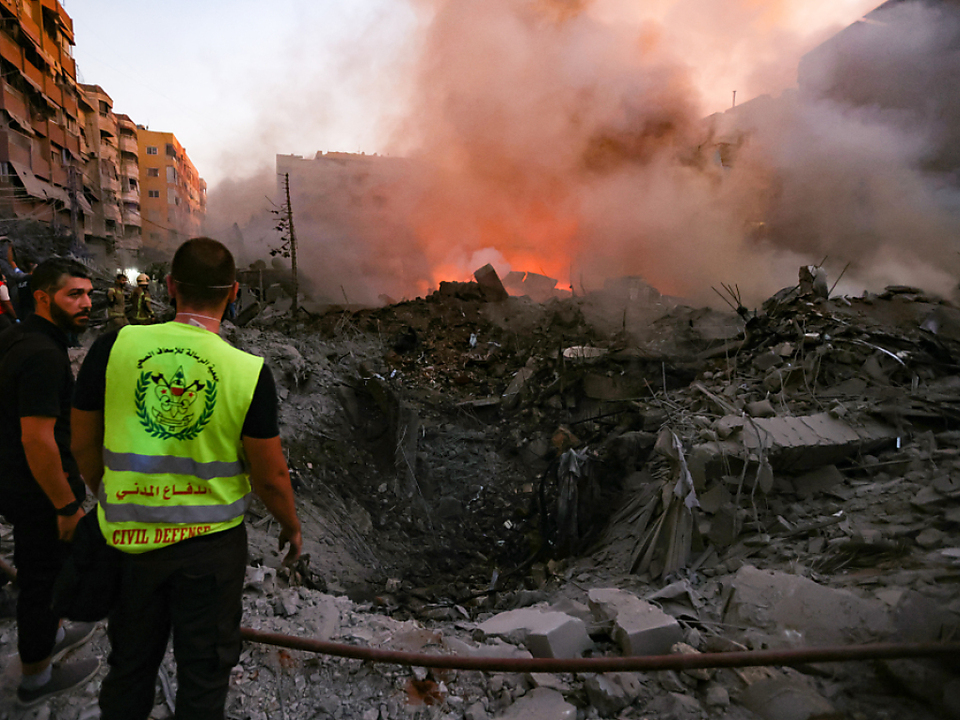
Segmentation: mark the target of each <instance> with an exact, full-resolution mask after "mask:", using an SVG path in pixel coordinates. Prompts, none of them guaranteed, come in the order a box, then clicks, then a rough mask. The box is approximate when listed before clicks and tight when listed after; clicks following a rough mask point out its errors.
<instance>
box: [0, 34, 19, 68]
mask: <svg viewBox="0 0 960 720" xmlns="http://www.w3.org/2000/svg"><path fill="white" fill-rule="evenodd" d="M0 56H2V57H3V59H4V60H7V61H9V62H10V63H12V64H13V65H14V66H15V67H17V68H20V67H21V63H22V62H23V53H22V52H21V51H20V46H19V45H18V44H17V41H16V40H14V39H13V38H12V37H10V36H9V35H7V34H6V33H5V32H0Z"/></svg>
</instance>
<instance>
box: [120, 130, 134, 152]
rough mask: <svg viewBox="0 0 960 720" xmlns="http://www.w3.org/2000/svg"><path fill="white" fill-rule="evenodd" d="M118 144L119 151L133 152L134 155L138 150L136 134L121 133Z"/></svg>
mask: <svg viewBox="0 0 960 720" xmlns="http://www.w3.org/2000/svg"><path fill="white" fill-rule="evenodd" d="M119 145H120V151H121V152H128V153H133V154H134V155H136V154H137V152H138V149H137V137H136V135H133V136H130V135H123V134H121V135H120V143H119Z"/></svg>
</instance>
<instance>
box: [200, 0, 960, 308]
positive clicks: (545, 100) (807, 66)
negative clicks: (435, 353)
mask: <svg viewBox="0 0 960 720" xmlns="http://www.w3.org/2000/svg"><path fill="white" fill-rule="evenodd" d="M413 4H414V6H415V8H416V9H417V12H419V13H420V14H421V17H422V18H423V37H422V39H420V41H419V43H418V46H419V47H420V49H421V50H420V54H419V58H418V60H417V62H416V64H415V66H414V67H413V70H412V76H411V81H410V83H409V85H405V86H404V87H402V88H400V89H399V90H398V93H401V94H403V95H404V97H403V100H404V101H405V102H406V104H407V106H408V108H409V111H408V112H407V113H406V114H405V117H404V118H403V119H402V120H401V121H399V122H392V123H391V126H390V127H389V128H384V130H385V132H388V133H389V140H388V142H387V143H386V145H385V147H388V148H389V149H390V154H391V155H392V156H393V157H390V158H382V157H381V158H379V159H378V158H370V157H369V156H365V157H364V158H363V159H362V162H361V163H360V164H359V166H358V165H357V163H351V162H350V161H348V160H344V161H343V162H340V161H339V160H338V161H337V163H338V169H337V174H336V176H335V177H336V182H335V183H334V186H333V187H331V188H326V189H324V190H323V191H322V192H321V191H319V190H318V188H317V187H316V186H312V183H311V181H310V180H309V178H306V177H304V178H303V185H306V187H303V186H298V178H297V176H292V180H291V183H292V187H293V188H294V210H295V213H296V222H297V231H298V236H299V237H300V247H301V257H302V262H301V266H302V267H303V268H304V270H305V271H306V272H308V273H309V276H310V278H311V280H312V287H313V289H314V294H315V296H316V297H317V298H318V299H319V298H322V297H326V298H328V299H335V300H340V299H342V296H344V295H345V296H348V297H349V299H350V300H351V301H357V302H371V303H375V302H377V299H378V297H379V296H380V295H381V294H386V295H389V296H390V297H391V298H393V299H400V298H401V297H404V296H413V295H417V294H423V293H424V292H427V291H429V290H430V289H431V288H432V287H435V286H436V284H437V283H438V282H439V281H440V280H446V279H464V278H465V277H468V276H469V274H470V273H471V272H472V271H473V270H474V269H476V268H477V267H479V266H480V265H482V264H484V263H486V262H492V263H493V264H494V266H495V267H496V268H497V269H498V270H499V271H500V272H501V273H505V272H506V271H509V270H511V269H513V270H527V271H533V272H539V273H543V274H547V275H550V276H551V277H554V278H557V279H558V280H559V281H560V283H559V287H561V288H573V290H574V291H575V292H580V291H581V290H591V289H596V288H598V287H601V286H602V284H603V282H604V280H605V279H606V278H610V277H617V276H623V275H639V276H642V277H644V278H645V279H647V280H648V281H649V282H650V283H651V284H653V285H654V286H656V287H657V288H659V289H660V290H661V291H663V292H664V293H669V294H672V295H678V296H683V297H686V298H688V299H690V300H691V301H695V302H715V301H716V297H715V296H714V295H713V292H712V290H711V289H710V287H711V285H716V284H717V283H719V282H721V281H722V282H728V283H736V284H738V285H739V287H740V288H741V290H743V291H744V292H745V298H746V299H747V300H748V301H751V302H757V301H759V300H762V299H763V298H765V297H766V296H767V295H769V294H770V293H772V292H774V291H776V290H777V289H779V288H780V287H783V286H785V285H792V284H793V283H794V282H795V281H796V270H797V266H798V265H800V264H808V263H817V262H820V261H821V260H823V259H824V257H826V258H827V261H826V267H827V269H828V271H829V273H830V274H831V275H832V277H834V278H835V277H837V275H839V273H840V271H841V269H843V268H844V267H846V266H847V265H848V264H849V269H848V270H847V271H846V274H845V276H844V280H843V283H842V284H841V286H840V290H846V291H851V292H858V291H859V290H861V289H863V288H864V287H867V288H870V289H877V288H879V287H882V286H883V285H884V284H889V283H900V284H916V285H920V286H922V287H925V288H926V289H929V290H932V291H934V292H940V293H943V294H948V293H950V292H951V290H952V289H953V287H954V286H955V285H956V280H955V277H956V274H957V271H960V267H958V266H960V262H958V261H960V256H958V253H957V252H956V249H957V248H956V238H957V237H958V234H960V192H958V187H957V185H958V182H957V180H958V177H957V168H958V167H960V155H958V153H960V151H958V149H957V148H958V147H960V146H958V145H957V143H956V140H957V139H958V138H957V137H956V136H957V133H958V132H960V130H958V128H960V107H958V106H960V100H958V99H957V97H956V94H955V93H954V92H953V88H955V85H956V82H955V79H956V77H958V71H960V53H958V50H957V49H956V45H957V42H956V41H957V39H958V38H960V20H958V17H960V16H958V12H957V10H956V9H953V8H952V7H951V6H950V5H948V4H942V5H926V4H922V3H918V2H902V3H892V7H889V5H891V4H888V6H885V7H884V9H882V10H880V11H878V12H874V13H873V14H872V15H871V17H870V22H869V23H861V24H859V25H857V26H856V27H854V28H850V29H848V30H846V31H844V32H843V33H841V35H840V37H839V38H834V39H832V40H829V41H828V38H830V37H831V36H832V35H834V33H836V32H837V31H838V30H840V28H841V27H843V26H844V25H846V24H848V23H849V22H851V21H853V20H854V19H856V18H857V17H858V16H859V15H861V14H862V13H863V12H865V11H867V10H870V8H871V7H872V5H873V3H870V2H848V3H828V2H805V3H801V2H799V1H796V2H793V1H790V2H788V1H787V0H781V1H780V2H757V1H756V0H724V1H722V2H716V1H714V2H710V1H708V0H657V1H655V2H651V3H644V4H642V8H639V7H638V5H639V4H637V3H633V2H626V0H594V1H593V2H590V1H589V0H485V2H483V3H477V2H473V1H472V0H413ZM840 6H843V12H844V13H846V15H844V14H843V13H841V12H840V10H838V8H839V7H840ZM824 41H827V42H824ZM820 43H824V44H823V45H820ZM818 45H820V46H819V47H818V48H817V50H816V51H815V52H812V53H810V54H809V55H806V56H805V54H806V53H807V52H808V51H810V50H812V49H813V48H814V47H816V46H818ZM804 56H805V57H804ZM802 57H804V60H803V62H802V63H801V58H802ZM798 64H799V67H800V85H799V88H798V87H797V68H798ZM734 89H736V90H738V93H737V101H738V103H737V107H736V108H735V109H733V110H730V111H728V112H719V113H718V112H716V111H717V110H725V109H727V108H729V106H730V104H731V101H732V90H734ZM764 94H766V95H764ZM758 96H759V97H758ZM750 98H756V99H754V100H750ZM393 100H394V101H395V100H396V98H393ZM748 100H749V102H744V101H748ZM396 156H403V157H404V158H406V160H402V161H401V160H400V158H399V157H396ZM327 157H328V158H329V156H327ZM381 161H382V162H381ZM325 162H327V163H328V164H330V163H332V162H333V161H332V160H329V159H328V160H326V161H325ZM401 162H402V163H403V166H402V167H403V170H402V171H400V172H398V171H397V167H398V163H401ZM383 164H389V165H390V168H391V169H390V170H388V171H380V170H378V169H377V168H378V167H379V165H383ZM331 167H333V165H332V164H331ZM269 177H270V180H269V182H267V183H264V181H263V180H262V179H256V178H255V179H251V180H249V181H235V182H231V183H221V184H220V185H218V186H217V187H216V188H214V189H213V190H212V191H211V193H210V203H209V205H210V215H209V217H210V220H211V229H212V231H213V232H218V233H220V234H221V236H223V237H226V238H228V239H230V237H235V238H236V237H242V238H243V240H244V242H245V246H244V248H243V251H242V252H241V257H242V258H244V259H246V260H249V259H255V258H254V257H253V256H254V255H257V253H260V255H262V254H263V253H262V250H263V248H264V247H267V246H269V245H271V244H273V245H275V244H276V240H275V233H274V234H272V218H271V217H270V216H269V214H268V213H265V212H262V211H261V212H260V213H259V214H257V213H255V212H251V208H253V207H259V208H261V209H262V208H263V206H264V205H265V204H266V203H264V202H261V203H260V204H259V205H255V204H254V202H253V198H254V197H255V195H256V193H255V192H253V191H251V190H250V188H252V187H257V188H262V187H263V186H265V185H266V186H270V187H272V188H273V190H274V194H273V196H272V197H277V195H276V183H275V180H274V177H275V175H274V173H272V172H271V173H270V176H269ZM351 183H355V184H356V188H358V189H354V190H350V188H349V186H350V185H351ZM248 185H249V187H248ZM334 206H336V209H333V208H334ZM233 223H237V226H238V227H237V228H235V229H233V230H232V231H230V232H227V231H226V229H227V228H229V227H230V226H231V225H232V224H233ZM238 231H239V232H238ZM244 253H246V257H244ZM258 256H259V255H258Z"/></svg>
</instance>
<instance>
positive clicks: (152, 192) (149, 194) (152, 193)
mask: <svg viewBox="0 0 960 720" xmlns="http://www.w3.org/2000/svg"><path fill="white" fill-rule="evenodd" d="M147 197H152V198H158V197H160V191H159V190H147Z"/></svg>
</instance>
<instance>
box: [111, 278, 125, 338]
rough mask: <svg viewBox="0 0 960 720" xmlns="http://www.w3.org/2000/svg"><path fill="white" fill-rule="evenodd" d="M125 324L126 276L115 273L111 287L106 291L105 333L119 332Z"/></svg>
mask: <svg viewBox="0 0 960 720" xmlns="http://www.w3.org/2000/svg"><path fill="white" fill-rule="evenodd" d="M128 324H129V323H128V322H127V276H126V275H124V274H123V273H122V272H118V273H117V277H116V279H115V280H114V282H113V287H112V288H110V289H109V290H107V327H106V330H107V332H110V331H112V330H119V329H120V328H122V327H124V326H125V325H128Z"/></svg>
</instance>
